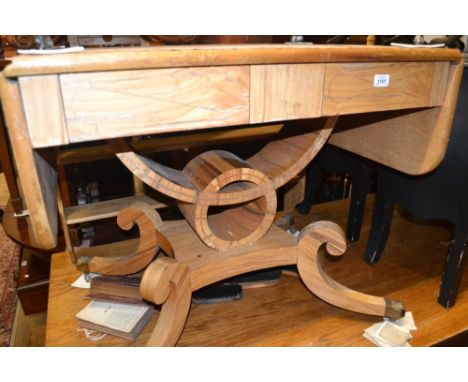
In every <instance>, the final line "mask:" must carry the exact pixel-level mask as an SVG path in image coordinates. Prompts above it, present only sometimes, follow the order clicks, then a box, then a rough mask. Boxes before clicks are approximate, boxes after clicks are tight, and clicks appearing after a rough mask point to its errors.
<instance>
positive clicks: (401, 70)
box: [322, 62, 449, 115]
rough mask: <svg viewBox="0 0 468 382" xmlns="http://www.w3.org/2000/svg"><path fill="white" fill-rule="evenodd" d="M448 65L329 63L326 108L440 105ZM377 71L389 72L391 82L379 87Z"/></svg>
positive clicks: (340, 112)
mask: <svg viewBox="0 0 468 382" xmlns="http://www.w3.org/2000/svg"><path fill="white" fill-rule="evenodd" d="M448 67H449V63H448V62H444V63H438V62H437V63H434V62H393V63H352V64H326V65H325V81H324V84H323V108H322V112H323V114H324V115H337V114H338V115H343V114H352V113H366V112H373V111H382V110H397V109H411V108H416V107H427V106H439V105H441V104H442V101H443V98H444V95H445V87H446V85H447V79H448ZM376 75H388V76H389V77H388V78H389V82H388V86H386V87H376V86H375V84H374V77H375V76H376ZM434 78H435V79H436V81H435V82H436V83H435V84H434V89H433V80H434ZM433 94H436V95H437V98H434V96H433ZM436 101H437V102H436Z"/></svg>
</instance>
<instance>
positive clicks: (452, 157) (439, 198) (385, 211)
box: [365, 66, 468, 308]
mask: <svg viewBox="0 0 468 382" xmlns="http://www.w3.org/2000/svg"><path fill="white" fill-rule="evenodd" d="M466 71H467V68H466V66H465V71H464V76H463V79H462V83H461V86H460V93H459V96H458V101H457V109H456V111H455V116H454V120H453V124H452V132H451V137H450V141H449V144H448V147H447V153H446V155H445V158H444V160H443V161H442V163H441V165H440V166H439V167H437V168H436V169H435V170H434V171H432V172H431V173H429V174H426V175H423V176H419V177H411V176H406V175H404V174H402V173H400V172H397V171H393V170H391V169H389V168H386V167H383V166H378V171H377V197H376V204H375V208H374V216H373V220H372V228H371V232H370V236H369V242H368V244H367V249H366V253H365V260H366V261H367V262H368V263H370V264H373V263H376V262H377V261H378V260H379V258H380V255H381V254H382V252H383V250H384V248H385V244H386V242H387V238H388V234H389V231H390V226H391V222H392V216H393V210H394V207H395V204H396V203H398V204H400V205H401V206H403V207H404V208H405V209H406V210H408V211H409V212H411V213H412V214H414V215H416V216H418V217H421V218H426V219H444V220H448V221H450V222H452V223H453V224H454V226H455V230H454V234H453V241H452V244H451V246H450V248H449V252H448V255H447V259H446V263H445V268H444V271H443V275H442V282H441V287H440V292H439V297H438V301H439V303H440V304H441V305H442V306H444V307H447V308H448V307H451V306H453V305H454V303H455V298H456V295H457V291H458V286H459V284H460V279H461V276H462V274H463V267H464V263H465V256H464V248H465V245H466V243H467V239H468V73H466Z"/></svg>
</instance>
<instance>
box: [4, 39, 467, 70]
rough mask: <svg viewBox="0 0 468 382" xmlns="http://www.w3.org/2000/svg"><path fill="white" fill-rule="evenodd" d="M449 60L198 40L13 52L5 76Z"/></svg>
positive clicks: (448, 57) (350, 48)
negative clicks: (35, 53)
mask: <svg viewBox="0 0 468 382" xmlns="http://www.w3.org/2000/svg"><path fill="white" fill-rule="evenodd" d="M355 61H356V62H376V61H377V62H379V61H383V62H385V61H452V62H461V61H462V57H461V54H460V52H459V51H458V50H457V49H418V48H413V49H411V48H397V47H389V46H363V45H312V46H311V45H285V44H262V45H257V44H244V45H234V44H233V45H231V44H229V45H217V46H214V45H198V46H163V47H148V48H107V49H89V50H85V51H84V52H79V53H62V54H54V55H43V56H31V55H23V56H17V57H13V58H12V63H11V64H10V65H8V66H7V67H6V68H5V76H7V77H18V76H24V75H38V74H51V73H71V72H75V73H77V72H95V71H111V70H117V69H118V70H131V69H149V68H176V67H187V66H214V65H255V64H290V63H311V62H355Z"/></svg>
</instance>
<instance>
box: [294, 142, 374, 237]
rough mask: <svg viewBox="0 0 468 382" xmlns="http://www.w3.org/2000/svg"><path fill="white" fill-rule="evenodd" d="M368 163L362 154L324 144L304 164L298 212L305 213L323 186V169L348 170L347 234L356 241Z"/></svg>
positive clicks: (370, 169) (334, 171)
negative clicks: (309, 160) (302, 186)
mask: <svg viewBox="0 0 468 382" xmlns="http://www.w3.org/2000/svg"><path fill="white" fill-rule="evenodd" d="M371 166H372V162H370V161H368V160H366V159H365V158H362V157H360V156H358V155H355V154H353V153H350V152H348V151H345V150H342V149H339V148H337V147H334V146H332V145H330V144H327V145H325V146H324V148H323V149H322V151H321V152H320V153H319V154H318V155H317V157H316V158H315V159H314V160H313V161H312V163H310V165H309V166H308V167H307V170H306V187H305V193H304V200H303V202H302V203H301V204H299V206H298V210H299V212H301V213H303V214H306V213H308V212H309V211H310V209H311V207H312V204H313V203H314V202H315V201H316V200H317V197H318V195H317V194H318V193H319V192H320V189H321V187H323V180H322V179H321V178H322V177H321V175H322V172H323V171H325V172H327V173H338V174H342V173H346V174H349V175H350V176H351V179H352V190H351V193H350V199H351V204H350V209H349V213H348V227H347V230H346V238H347V240H348V241H351V242H355V241H358V240H359V236H360V233H361V225H362V217H363V214H364V208H365V206H366V197H367V193H368V188H369V182H370V179H371V174H372V167H371Z"/></svg>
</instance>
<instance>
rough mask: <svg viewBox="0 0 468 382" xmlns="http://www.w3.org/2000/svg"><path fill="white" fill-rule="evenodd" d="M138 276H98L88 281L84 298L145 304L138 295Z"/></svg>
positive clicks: (139, 280)
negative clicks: (87, 288) (88, 284)
mask: <svg viewBox="0 0 468 382" xmlns="http://www.w3.org/2000/svg"><path fill="white" fill-rule="evenodd" d="M140 283H141V278H140V277H134V276H98V277H96V278H93V279H92V280H91V282H90V287H89V292H88V294H87V295H86V298H88V299H91V300H96V301H108V302H116V303H124V304H134V305H145V302H144V301H143V298H142V297H141V296H140Z"/></svg>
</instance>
